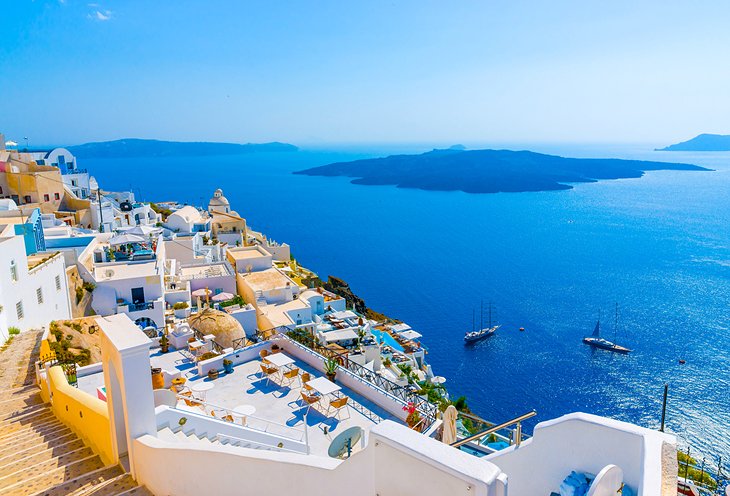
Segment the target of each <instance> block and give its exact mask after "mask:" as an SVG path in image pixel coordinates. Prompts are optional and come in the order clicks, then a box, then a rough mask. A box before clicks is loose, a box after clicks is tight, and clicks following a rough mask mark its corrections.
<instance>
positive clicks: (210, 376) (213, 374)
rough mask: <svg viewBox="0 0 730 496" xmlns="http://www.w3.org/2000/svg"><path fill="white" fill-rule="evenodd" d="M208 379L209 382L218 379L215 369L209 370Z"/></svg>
mask: <svg viewBox="0 0 730 496" xmlns="http://www.w3.org/2000/svg"><path fill="white" fill-rule="evenodd" d="M208 379H211V380H215V379H218V370H217V369H210V370H209V371H208Z"/></svg>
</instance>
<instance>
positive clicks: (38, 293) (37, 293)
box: [35, 288, 43, 305]
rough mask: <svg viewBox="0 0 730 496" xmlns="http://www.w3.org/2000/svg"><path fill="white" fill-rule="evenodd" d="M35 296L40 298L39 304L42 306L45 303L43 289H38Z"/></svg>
mask: <svg viewBox="0 0 730 496" xmlns="http://www.w3.org/2000/svg"><path fill="white" fill-rule="evenodd" d="M35 296H36V298H38V304H39V305H40V304H41V303H43V288H38V289H36V290H35Z"/></svg>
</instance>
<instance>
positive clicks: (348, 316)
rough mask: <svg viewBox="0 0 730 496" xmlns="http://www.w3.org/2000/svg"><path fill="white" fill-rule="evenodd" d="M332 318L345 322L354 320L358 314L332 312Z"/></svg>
mask: <svg viewBox="0 0 730 496" xmlns="http://www.w3.org/2000/svg"><path fill="white" fill-rule="evenodd" d="M331 315H332V317H334V318H335V319H340V320H345V319H354V318H356V317H357V314H356V313H355V312H353V311H352V310H343V311H341V312H332V314H331Z"/></svg>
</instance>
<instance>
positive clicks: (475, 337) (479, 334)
mask: <svg viewBox="0 0 730 496" xmlns="http://www.w3.org/2000/svg"><path fill="white" fill-rule="evenodd" d="M480 310H481V311H480V315H479V330H478V331H476V330H474V315H473V313H472V325H471V328H472V329H471V332H467V333H466V334H464V342H465V343H466V344H470V343H476V342H477V341H481V340H482V339H485V338H488V337H489V336H491V335H492V334H494V333H495V332H497V329H499V327H500V326H499V325H495V326H493V325H492V303H491V302H490V303H489V325H488V326H487V327H484V323H483V321H484V302H482V303H481V309H480Z"/></svg>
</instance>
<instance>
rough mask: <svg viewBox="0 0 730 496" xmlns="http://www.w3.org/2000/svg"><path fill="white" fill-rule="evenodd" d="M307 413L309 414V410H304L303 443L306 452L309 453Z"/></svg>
mask: <svg viewBox="0 0 730 496" xmlns="http://www.w3.org/2000/svg"><path fill="white" fill-rule="evenodd" d="M307 415H309V411H306V412H304V444H305V445H306V446H307V454H309V430H308V429H307Z"/></svg>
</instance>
